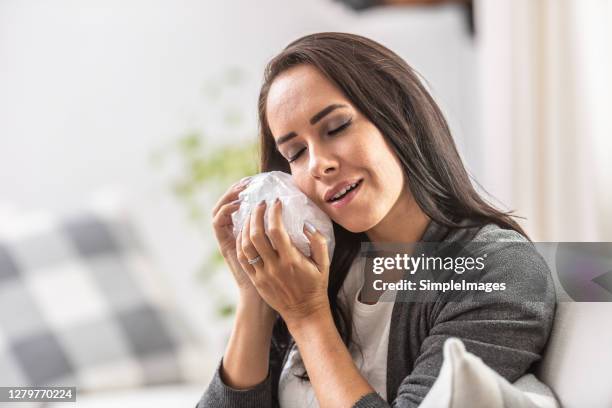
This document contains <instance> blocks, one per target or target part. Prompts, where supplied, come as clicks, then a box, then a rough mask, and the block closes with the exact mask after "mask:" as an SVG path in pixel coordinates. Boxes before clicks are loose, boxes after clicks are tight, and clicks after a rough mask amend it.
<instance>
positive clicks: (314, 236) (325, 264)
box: [304, 221, 329, 274]
mask: <svg viewBox="0 0 612 408" xmlns="http://www.w3.org/2000/svg"><path fill="white" fill-rule="evenodd" d="M304 233H305V234H306V237H307V238H308V240H309V241H310V258H311V259H312V260H313V261H314V263H315V264H316V265H317V268H318V269H319V271H320V272H322V273H325V274H327V273H329V253H328V252H327V239H325V237H324V236H323V234H321V233H320V232H319V231H317V229H316V228H315V227H314V225H312V224H311V223H309V222H308V221H306V222H305V223H304Z"/></svg>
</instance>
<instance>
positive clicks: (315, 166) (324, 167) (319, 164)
mask: <svg viewBox="0 0 612 408" xmlns="http://www.w3.org/2000/svg"><path fill="white" fill-rule="evenodd" d="M308 151H309V158H308V160H309V163H308V170H309V171H310V174H311V175H312V177H314V178H315V179H320V178H322V177H325V176H329V175H332V174H334V173H336V172H337V171H338V160H337V159H336V158H335V156H334V155H333V154H332V152H330V151H327V150H326V149H325V148H323V147H321V146H311V147H310V148H309V149H308Z"/></svg>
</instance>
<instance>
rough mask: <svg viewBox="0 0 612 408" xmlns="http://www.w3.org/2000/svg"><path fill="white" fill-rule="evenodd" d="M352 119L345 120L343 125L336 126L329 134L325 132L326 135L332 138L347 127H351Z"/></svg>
mask: <svg viewBox="0 0 612 408" xmlns="http://www.w3.org/2000/svg"><path fill="white" fill-rule="evenodd" d="M351 122H352V119H349V120H347V121H346V122H344V124H342V125H340V126H338V127H337V128H335V129H334V130H330V131H329V132H327V134H328V135H330V136H333V135H335V134H337V133H340V132H342V131H343V130H344V129H346V128H347V127H349V126H350V125H351Z"/></svg>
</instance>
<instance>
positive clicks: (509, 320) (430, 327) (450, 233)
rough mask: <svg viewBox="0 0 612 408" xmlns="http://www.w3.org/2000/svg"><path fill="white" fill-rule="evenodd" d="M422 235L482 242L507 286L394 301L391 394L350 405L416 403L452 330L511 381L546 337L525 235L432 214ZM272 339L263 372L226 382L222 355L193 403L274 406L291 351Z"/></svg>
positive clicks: (546, 291)
mask: <svg viewBox="0 0 612 408" xmlns="http://www.w3.org/2000/svg"><path fill="white" fill-rule="evenodd" d="M422 241H424V242H446V243H449V242H450V243H453V242H479V243H480V242H482V243H483V244H482V245H485V246H486V250H487V252H488V254H489V257H488V260H487V262H486V271H485V273H486V278H487V279H488V280H489V279H490V280H491V281H504V282H506V283H507V289H506V290H505V291H498V292H492V293H491V294H488V298H487V299H488V300H487V302H486V303H483V304H481V303H475V302H457V301H453V302H448V301H446V300H445V299H444V298H443V297H441V298H440V299H439V300H438V301H435V302H422V303H409V302H401V301H396V303H395V305H394V306H393V311H392V314H391V325H390V329H389V348H388V356H387V398H388V401H385V400H384V399H382V398H381V396H380V395H379V394H378V393H376V392H372V393H370V394H366V395H364V396H362V397H361V398H360V399H359V401H357V402H356V403H355V405H354V406H353V408H383V407H398V408H400V407H401V408H404V407H405V408H408V407H417V406H418V405H419V404H420V403H421V401H422V400H423V398H424V397H425V395H426V394H427V392H428V391H429V389H430V388H431V386H432V385H433V383H434V381H435V380H436V377H437V375H438V373H439V371H440V367H441V365H442V360H443V357H442V347H443V345H444V341H445V340H446V339H448V338H449V337H458V338H460V339H461V340H462V341H463V343H464V344H465V346H466V349H467V350H468V351H469V352H471V353H473V354H475V355H477V356H479V357H480V358H481V359H482V360H483V361H484V362H485V363H486V364H487V365H488V366H489V367H491V368H493V369H494V370H495V371H497V372H498V373H499V374H501V375H502V376H503V377H504V378H506V379H507V380H508V381H510V382H513V381H515V380H517V379H518V378H519V377H520V376H521V375H523V374H524V373H525V372H527V371H528V370H530V368H531V366H532V364H533V363H535V362H537V361H538V360H539V359H540V357H541V353H542V351H543V349H544V347H545V345H546V342H547V340H548V336H549V334H550V330H551V326H552V321H553V316H554V311H555V292H554V285H553V283H552V279H551V278H550V270H549V268H548V266H547V265H546V263H545V261H544V260H543V258H542V257H541V256H540V255H539V254H538V252H537V251H536V250H535V248H534V247H533V246H532V245H531V244H529V242H528V241H527V240H526V239H525V238H524V237H523V236H522V235H520V234H518V233H517V232H515V231H512V230H505V229H502V228H500V227H498V226H497V225H494V224H488V225H486V226H483V227H472V228H456V229H449V228H446V227H443V226H441V225H439V224H437V223H436V222H434V221H431V222H430V224H429V226H428V227H427V229H426V231H425V233H424V235H423V238H422ZM513 243H514V244H516V245H513ZM536 281H537V284H532V282H536ZM536 291H537V293H536ZM398 297H399V292H398ZM534 298H538V299H539V301H533V299H534ZM525 299H530V300H529V301H525ZM275 344H276V342H275V341H272V346H271V348H270V366H269V367H270V368H269V373H268V376H267V377H266V379H265V380H264V381H263V382H261V383H260V384H257V385H255V386H254V387H252V388H250V389H247V390H236V389H232V388H230V387H229V386H227V385H226V384H224V383H223V381H222V380H221V377H220V369H221V366H222V364H223V358H221V360H220V362H219V364H218V366H217V369H216V372H215V373H214V376H213V378H212V380H211V382H210V384H209V385H208V388H207V389H206V390H205V392H204V395H203V396H202V398H201V399H200V401H199V402H198V403H197V405H196V408H208V407H215V408H265V407H278V406H279V405H278V382H279V378H280V372H281V369H282V367H283V365H284V363H285V359H286V357H287V354H288V353H286V349H284V350H280V349H279V348H278V347H276V346H275Z"/></svg>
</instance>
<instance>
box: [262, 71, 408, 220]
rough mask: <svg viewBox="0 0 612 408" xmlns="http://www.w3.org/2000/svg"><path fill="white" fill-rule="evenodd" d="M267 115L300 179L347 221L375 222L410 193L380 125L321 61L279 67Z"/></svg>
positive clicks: (331, 211) (304, 187) (294, 174)
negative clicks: (337, 83)
mask: <svg viewBox="0 0 612 408" xmlns="http://www.w3.org/2000/svg"><path fill="white" fill-rule="evenodd" d="M266 115H267V118H268V125H269V126H270V130H271V131H272V135H273V137H274V140H275V142H276V145H277V147H278V150H279V152H280V153H281V154H282V155H283V156H284V157H285V159H287V161H289V162H290V163H289V165H290V168H291V174H292V177H293V180H294V182H295V183H296V184H297V186H298V187H299V188H300V190H302V191H303V192H304V193H305V194H306V195H307V196H308V197H309V198H310V199H311V200H312V201H314V203H315V204H317V205H318V206H319V207H320V208H321V209H322V210H323V211H324V212H325V213H326V214H327V215H328V216H329V217H330V218H331V219H332V220H334V221H335V222H336V223H338V224H340V225H341V226H342V227H344V228H345V229H347V230H349V231H351V232H365V231H368V230H370V229H371V228H373V227H375V226H376V225H377V224H378V223H379V222H380V221H381V220H382V219H383V218H384V217H385V216H386V215H387V214H388V213H389V211H390V210H391V208H392V207H393V206H394V204H395V203H396V202H397V200H398V198H399V197H400V195H402V193H407V191H408V189H405V190H404V185H405V183H404V174H403V172H402V168H401V166H400V162H399V160H398V159H397V157H396V156H395V154H394V153H393V151H392V150H391V148H390V147H389V146H388V145H387V143H386V141H385V139H384V138H383V135H382V134H381V133H380V131H379V130H378V128H376V126H374V124H373V123H372V122H370V121H369V120H368V119H367V118H366V117H365V116H364V115H363V114H362V113H361V112H359V111H358V110H357V108H356V107H355V106H353V104H352V103H351V102H350V101H349V100H348V99H347V98H346V97H345V96H344V94H343V93H342V92H341V91H340V90H339V89H337V88H336V87H335V85H333V84H332V83H331V82H330V81H329V80H327V78H326V77H325V76H324V75H323V74H321V73H320V72H319V70H317V69H316V68H314V67H312V66H310V65H299V66H296V67H293V68H291V69H289V70H287V71H285V72H283V73H282V74H280V75H279V76H278V77H277V78H276V79H275V80H274V82H273V83H272V86H271V87H270V91H269V93H268V98H267V103H266ZM349 186H350V187H352V188H353V190H351V191H348V192H346V193H345V195H344V196H342V197H341V198H340V199H338V197H337V196H336V197H335V199H334V198H332V197H333V196H335V195H336V194H337V193H339V192H340V193H342V192H343V191H344V188H347V187H349Z"/></svg>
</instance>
